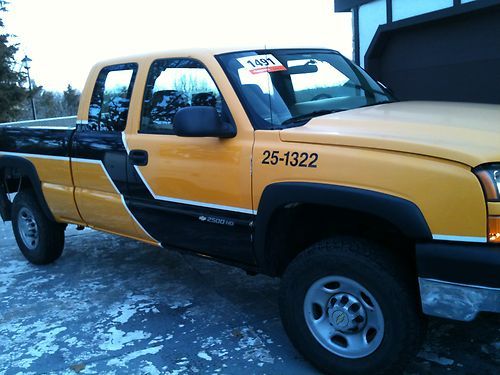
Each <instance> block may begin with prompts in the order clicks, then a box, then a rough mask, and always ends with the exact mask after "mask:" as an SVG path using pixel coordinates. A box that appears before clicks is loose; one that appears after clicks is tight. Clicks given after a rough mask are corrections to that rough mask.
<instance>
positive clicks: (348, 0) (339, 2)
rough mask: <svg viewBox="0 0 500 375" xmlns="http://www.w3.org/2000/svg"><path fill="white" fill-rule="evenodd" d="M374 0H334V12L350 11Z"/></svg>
mask: <svg viewBox="0 0 500 375" xmlns="http://www.w3.org/2000/svg"><path fill="white" fill-rule="evenodd" d="M372 1H374V0H335V12H350V11H351V10H352V9H354V8H356V7H357V6H359V5H363V4H366V3H371V2H372Z"/></svg>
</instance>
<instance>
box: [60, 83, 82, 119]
mask: <svg viewBox="0 0 500 375" xmlns="http://www.w3.org/2000/svg"><path fill="white" fill-rule="evenodd" d="M79 103H80V92H79V91H78V90H75V89H74V88H73V87H71V85H68V87H67V88H66V90H65V91H64V92H63V98H62V107H63V113H64V115H65V116H75V115H76V114H77V112H78V104H79Z"/></svg>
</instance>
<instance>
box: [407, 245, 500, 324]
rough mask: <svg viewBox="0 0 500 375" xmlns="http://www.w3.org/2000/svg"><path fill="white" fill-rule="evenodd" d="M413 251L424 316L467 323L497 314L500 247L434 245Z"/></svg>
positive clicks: (499, 283) (418, 247) (498, 311)
mask: <svg viewBox="0 0 500 375" xmlns="http://www.w3.org/2000/svg"><path fill="white" fill-rule="evenodd" d="M416 250H417V252H416V253H417V270H418V276H419V285H420V297H421V302H422V310H423V312H424V313H425V314H428V315H433V316H439V317H442V318H449V319H455V320H462V321H470V320H473V319H474V318H475V317H476V315H477V314H478V313H479V312H497V313H500V246H498V245H490V244H466V243H453V242H442V241H433V242H429V243H424V244H418V245H417V247H416Z"/></svg>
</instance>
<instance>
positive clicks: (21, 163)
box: [0, 155, 56, 221]
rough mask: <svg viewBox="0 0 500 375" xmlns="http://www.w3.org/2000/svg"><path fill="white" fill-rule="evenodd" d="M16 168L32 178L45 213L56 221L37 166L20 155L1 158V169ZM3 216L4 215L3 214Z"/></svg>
mask: <svg viewBox="0 0 500 375" xmlns="http://www.w3.org/2000/svg"><path fill="white" fill-rule="evenodd" d="M6 167H8V168H15V169H17V170H18V171H19V173H20V174H22V175H23V176H27V177H28V178H29V179H30V182H31V186H32V187H33V191H34V192H35V196H36V198H37V200H38V203H39V204H40V207H41V208H42V210H43V213H44V214H45V215H46V216H47V217H48V218H49V219H50V220H52V221H56V220H55V218H54V216H53V215H52V212H51V211H50V209H49V206H48V205H47V202H46V201H45V197H44V195H43V192H42V184H41V182H40V178H39V177H38V173H37V171H36V168H35V166H34V165H33V163H31V162H30V161H29V160H27V159H25V158H23V157H20V156H9V155H5V156H2V157H1V158H0V170H1V169H3V168H6ZM0 199H6V197H0ZM2 217H3V216H2Z"/></svg>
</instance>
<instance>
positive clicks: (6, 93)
mask: <svg viewBox="0 0 500 375" xmlns="http://www.w3.org/2000/svg"><path fill="white" fill-rule="evenodd" d="M5 5H6V2H5V1H1V0H0V12H5V11H6V8H5ZM3 27H4V24H3V21H2V19H1V18H0V32H1V30H3ZM9 37H10V35H9V34H0V122H7V121H12V120H14V119H15V118H16V116H17V114H18V113H19V112H20V110H21V105H22V104H23V101H25V100H26V97H27V93H26V90H25V89H24V88H23V87H22V86H21V83H22V82H23V80H24V76H23V74H22V73H17V72H15V71H14V70H13V66H14V63H15V61H14V54H15V53H16V52H17V46H16V45H11V44H9V40H8V39H9Z"/></svg>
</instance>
